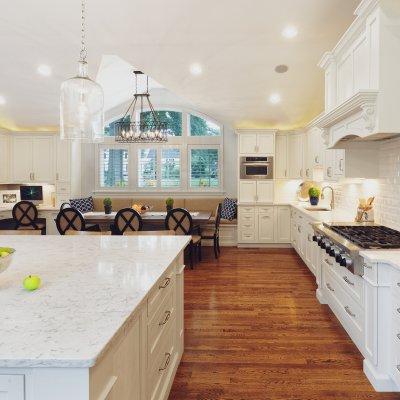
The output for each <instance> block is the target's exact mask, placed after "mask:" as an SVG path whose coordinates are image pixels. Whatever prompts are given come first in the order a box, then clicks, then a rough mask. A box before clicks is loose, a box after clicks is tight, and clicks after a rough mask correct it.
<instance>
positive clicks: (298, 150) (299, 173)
mask: <svg viewBox="0 0 400 400" xmlns="http://www.w3.org/2000/svg"><path fill="white" fill-rule="evenodd" d="M288 160H289V162H288V164H289V173H288V175H289V178H291V179H303V178H304V177H305V173H304V134H303V133H291V134H289V135H288Z"/></svg>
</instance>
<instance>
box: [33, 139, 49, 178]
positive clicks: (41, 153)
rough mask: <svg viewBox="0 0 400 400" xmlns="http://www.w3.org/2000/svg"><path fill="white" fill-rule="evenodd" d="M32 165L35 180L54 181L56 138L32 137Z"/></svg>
mask: <svg viewBox="0 0 400 400" xmlns="http://www.w3.org/2000/svg"><path fill="white" fill-rule="evenodd" d="M32 166H33V173H34V181H35V182H49V183H54V138H53V137H52V136H49V137H34V138H32Z"/></svg>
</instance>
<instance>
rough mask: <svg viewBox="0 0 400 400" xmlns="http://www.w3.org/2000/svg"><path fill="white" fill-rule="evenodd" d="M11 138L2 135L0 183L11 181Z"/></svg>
mask: <svg viewBox="0 0 400 400" xmlns="http://www.w3.org/2000/svg"><path fill="white" fill-rule="evenodd" d="M9 156H10V138H9V136H8V135H0V183H8V182H9V181H10V157H9Z"/></svg>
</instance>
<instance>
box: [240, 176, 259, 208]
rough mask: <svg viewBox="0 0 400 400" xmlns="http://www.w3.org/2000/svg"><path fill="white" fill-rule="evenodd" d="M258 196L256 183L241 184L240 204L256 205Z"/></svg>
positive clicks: (241, 182)
mask: <svg viewBox="0 0 400 400" xmlns="http://www.w3.org/2000/svg"><path fill="white" fill-rule="evenodd" d="M256 195H257V182H256V181H240V182H239V203H254V202H255V201H256Z"/></svg>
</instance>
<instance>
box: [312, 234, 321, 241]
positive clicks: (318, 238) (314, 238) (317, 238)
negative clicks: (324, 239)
mask: <svg viewBox="0 0 400 400" xmlns="http://www.w3.org/2000/svg"><path fill="white" fill-rule="evenodd" d="M312 240H313V242H317V243H318V242H319V241H320V240H321V236H318V235H314V236H313V237H312Z"/></svg>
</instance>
